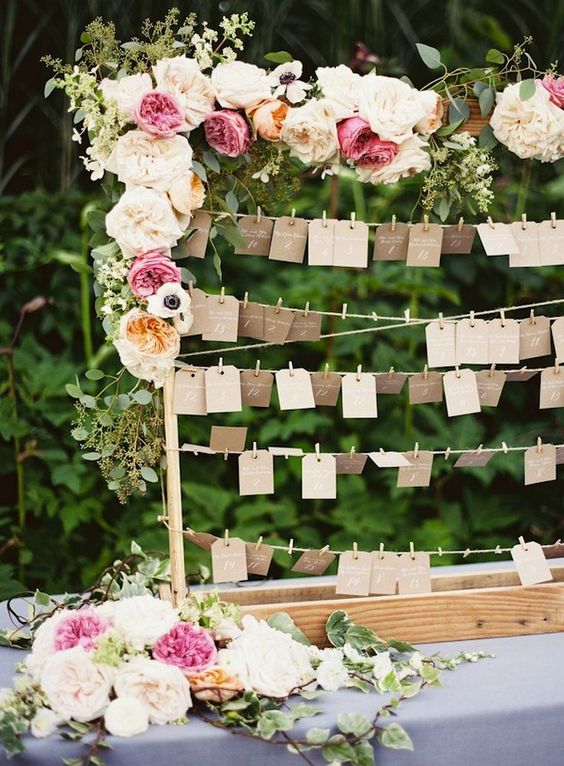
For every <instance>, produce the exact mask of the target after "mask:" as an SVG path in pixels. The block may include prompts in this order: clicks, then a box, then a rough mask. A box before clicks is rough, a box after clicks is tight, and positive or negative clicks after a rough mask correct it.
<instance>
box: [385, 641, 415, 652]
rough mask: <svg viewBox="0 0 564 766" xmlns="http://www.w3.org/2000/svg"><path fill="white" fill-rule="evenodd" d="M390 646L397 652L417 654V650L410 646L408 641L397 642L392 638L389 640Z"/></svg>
mask: <svg viewBox="0 0 564 766" xmlns="http://www.w3.org/2000/svg"><path fill="white" fill-rule="evenodd" d="M388 644H389V645H390V646H391V647H392V649H395V650H396V651H397V652H416V651H417V649H416V648H415V647H414V646H412V645H411V644H408V643H407V641H397V640H396V639H395V638H390V639H389V640H388Z"/></svg>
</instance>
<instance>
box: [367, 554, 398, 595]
mask: <svg viewBox="0 0 564 766" xmlns="http://www.w3.org/2000/svg"><path fill="white" fill-rule="evenodd" d="M371 556H372V571H371V573H370V588H369V593H370V594H373V595H375V596H393V595H394V594H395V592H396V585H397V581H398V557H397V554H396V553H392V552H391V551H374V552H373V553H372V554H371Z"/></svg>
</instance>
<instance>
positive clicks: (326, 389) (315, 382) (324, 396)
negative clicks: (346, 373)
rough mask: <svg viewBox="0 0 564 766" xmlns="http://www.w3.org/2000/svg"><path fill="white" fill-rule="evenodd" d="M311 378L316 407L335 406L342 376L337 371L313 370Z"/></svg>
mask: <svg viewBox="0 0 564 766" xmlns="http://www.w3.org/2000/svg"><path fill="white" fill-rule="evenodd" d="M310 378H311V387H312V389H313V399H314V401H315V405H316V407H322V406H325V407H335V405H336V404H337V401H338V399H339V393H340V391H341V376H340V375H339V374H338V373H336V372H312V373H311V375H310Z"/></svg>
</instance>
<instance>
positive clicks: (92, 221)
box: [86, 210, 106, 232]
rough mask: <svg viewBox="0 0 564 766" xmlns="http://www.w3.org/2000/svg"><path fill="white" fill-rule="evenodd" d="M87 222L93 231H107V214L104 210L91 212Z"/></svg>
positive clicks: (87, 216)
mask: <svg viewBox="0 0 564 766" xmlns="http://www.w3.org/2000/svg"><path fill="white" fill-rule="evenodd" d="M86 220H87V221H88V226H89V227H90V228H91V229H92V231H103V232H105V231H106V214H105V213H104V211H103V210H89V211H88V213H87V215H86Z"/></svg>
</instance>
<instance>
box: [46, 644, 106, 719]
mask: <svg viewBox="0 0 564 766" xmlns="http://www.w3.org/2000/svg"><path fill="white" fill-rule="evenodd" d="M40 683H41V688H42V690H43V693H44V694H45V696H46V698H47V701H48V702H49V705H50V707H51V708H52V709H53V710H54V711H55V712H56V713H58V714H60V715H61V716H62V717H63V718H64V719H65V720H67V721H68V720H69V719H71V718H74V720H75V721H82V722H85V721H93V720H94V719H95V718H99V717H100V716H101V715H102V714H103V712H104V710H105V709H106V707H107V705H108V703H109V701H110V690H111V688H112V673H111V671H110V668H109V667H108V666H107V665H96V664H95V663H94V662H93V661H92V659H91V655H90V654H89V653H88V652H86V651H84V649H83V648H82V646H75V647H73V648H72V649H65V650H64V651H62V652H57V653H56V654H53V655H52V656H51V657H49V659H48V660H47V662H46V663H45V667H44V668H43V672H42V673H41V679H40Z"/></svg>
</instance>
